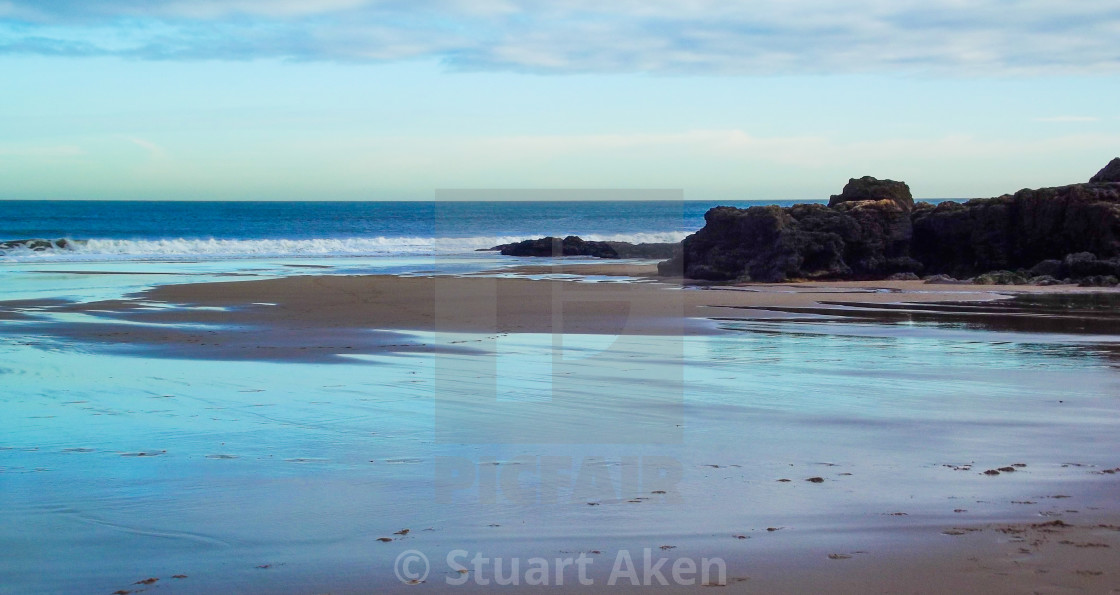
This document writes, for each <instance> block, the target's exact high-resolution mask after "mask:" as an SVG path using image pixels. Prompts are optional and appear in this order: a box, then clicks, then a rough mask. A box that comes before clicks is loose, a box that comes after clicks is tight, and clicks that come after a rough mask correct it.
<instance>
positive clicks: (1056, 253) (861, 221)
mask: <svg viewBox="0 0 1120 595" xmlns="http://www.w3.org/2000/svg"><path fill="white" fill-rule="evenodd" d="M1092 180H1093V181H1091V182H1090V183H1088V184H1073V185H1070V186H1062V187H1058V188H1042V189H1038V190H1020V191H1019V192H1016V193H1015V194H1011V195H1004V196H1000V197H996V198H988V199H974V200H970V201H967V202H965V203H956V202H943V203H940V204H938V205H932V204H929V203H918V204H917V205H915V204H914V201H913V197H912V196H911V195H910V189H909V187H908V186H907V185H906V184H905V183H903V182H896V181H893V180H877V179H875V178H871V177H864V178H859V179H854V178H853V179H851V180H849V182H848V184H847V185H846V186H844V189H843V191H842V192H841V193H840V194H838V195H834V196H832V197H831V199H830V200H829V204H828V206H827V207H826V206H824V205H819V204H817V205H814V204H802V205H795V206H793V207H789V208H781V207H777V206H767V207H761V206H760V207H751V208H749V209H737V208H732V207H716V208H714V209H712V210H710V211H708V213H707V214H705V216H704V219H705V225H704V227H703V229H701V230H699V231H698V232H696V233H694V234H692V235H691V236H689V237H687V238H685V240H684V242H683V245H682V249H681V252H680V254H679V255H678V256H677V257H675V258H673V259H671V260H669V261H666V262H663V263H661V265H659V268H660V271H661V273H662V274H664V275H680V274H683V275H684V276H685V277H689V278H693V279H706V280H712V281H731V280H745V281H761V282H775V281H785V280H789V279H884V278H887V277H891V276H892V275H893V276H894V278H910V277H912V276H916V275H918V274H926V275H949V276H952V277H958V278H960V277H971V276H974V275H980V274H983V273H988V272H993V273H994V272H1001V273H1002V272H1008V273H1009V274H1008V275H1002V276H1001V275H996V276H995V277H993V278H994V279H1018V278H1020V277H1021V278H1023V279H1035V280H1036V281H1038V282H1040V283H1041V282H1045V281H1046V279H1045V278H1044V277H1048V278H1051V279H1054V280H1055V282H1057V280H1058V279H1065V278H1071V279H1085V278H1089V277H1094V276H1095V277H1101V278H1103V279H1104V281H1103V282H1104V283H1106V284H1107V278H1108V277H1109V276H1120V159H1114V160H1113V161H1112V163H1110V164H1109V165H1108V166H1107V167H1105V168H1104V169H1102V170H1101V171H1100V173H1098V174H1097V175H1096V176H1093V178H1092ZM1032 267H1034V269H1033V273H1034V274H1031V275H1028V273H1029V272H1031V271H1028V270H1027V269H1031V268H1032Z"/></svg>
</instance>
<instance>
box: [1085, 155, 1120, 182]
mask: <svg viewBox="0 0 1120 595" xmlns="http://www.w3.org/2000/svg"><path fill="white" fill-rule="evenodd" d="M1117 182H1120V157H1117V158H1115V159H1113V160H1112V161H1109V162H1108V165H1106V166H1104V167H1103V168H1102V169H1101V170H1100V171H1099V172H1097V175H1095V176H1093V177H1091V178H1089V183H1090V184H1107V183H1117Z"/></svg>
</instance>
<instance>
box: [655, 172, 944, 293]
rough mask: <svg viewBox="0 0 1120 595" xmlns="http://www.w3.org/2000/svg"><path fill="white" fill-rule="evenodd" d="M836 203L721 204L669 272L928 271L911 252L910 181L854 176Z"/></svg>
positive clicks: (858, 274)
mask: <svg viewBox="0 0 1120 595" xmlns="http://www.w3.org/2000/svg"><path fill="white" fill-rule="evenodd" d="M829 205H830V206H825V205H821V204H801V205H795V206H793V207H789V208H782V207H778V206H764V207H763V206H759V207H751V208H749V209H738V208H734V207H716V208H714V209H712V210H710V211H708V212H707V213H706V214H705V215H704V221H705V225H704V228H703V229H701V230H700V231H698V232H696V233H695V234H693V235H691V236H689V237H688V238H685V240H684V242H683V245H682V250H681V253H680V255H679V256H678V257H677V258H674V259H672V260H670V261H668V262H664V263H662V264H661V265H659V266H660V270H661V272H662V274H666V275H668V274H673V273H676V272H680V273H683V275H684V276H685V277H689V278H693V279H706V280H710V281H729V280H736V279H741V280H750V281H761V282H777V281H785V280H788V279H798V278H801V279H847V278H883V277H887V276H889V275H892V274H895V273H920V272H921V271H922V266H921V263H919V262H917V261H915V260H913V259H911V258H909V255H908V253H909V246H910V239H911V236H912V233H913V230H912V225H911V222H910V210H911V206H912V205H913V198H912V197H911V196H910V189H909V187H907V186H906V184H904V183H902V182H895V181H892V180H876V179H875V178H871V177H865V178H860V179H858V180H857V179H852V180H851V181H849V182H848V185H847V186H845V187H844V191H843V192H842V193H841V194H839V195H836V196H833V197H832V200H830V201H829Z"/></svg>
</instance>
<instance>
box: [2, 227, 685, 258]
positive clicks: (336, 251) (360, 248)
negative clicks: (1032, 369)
mask: <svg viewBox="0 0 1120 595" xmlns="http://www.w3.org/2000/svg"><path fill="white" fill-rule="evenodd" d="M545 235H549V234H543V233H542V234H536V235H532V234H530V235H526V236H476V237H465V238H447V237H443V238H432V237H384V236H379V237H371V238H320V239H259V240H238V239H214V238H209V239H185V238H175V239H159V240H116V239H89V240H71V239H60V240H26V241H17V242H7V243H4V244H3V245H0V262H99V261H183V260H192V261H194V260H232V259H251V258H352V257H393V256H429V255H432V256H434V255H443V254H459V253H467V252H474V251H476V250H480V249H487V248H492V247H494V246H497V245H499V244H508V243H511V242H518V241H521V240H524V239H527V238H529V237H542V236H545ZM553 235H556V234H553ZM686 235H687V232H684V231H678V232H656V233H635V234H621V235H613V236H603V235H595V234H588V235H584V236H581V237H582V238H583V239H585V240H594V241H604V240H611V241H620V242H630V243H635V244H640V243H647V242H679V241H680V240H682V239H684V237H685V236H686Z"/></svg>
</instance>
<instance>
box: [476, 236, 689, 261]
mask: <svg viewBox="0 0 1120 595" xmlns="http://www.w3.org/2000/svg"><path fill="white" fill-rule="evenodd" d="M679 247H680V244H678V243H665V244H659V243H646V244H631V243H629V242H609V241H608V242H594V241H587V240H584V239H581V238H580V237H578V236H568V237H566V238H563V239H561V238H554V237H551V236H549V237H546V238H539V239H535V240H524V241H521V242H516V243H513V244H502V245H501V246H494V247H493V248H490V250H498V251H500V252H501V253H502V254H503V255H505V256H591V257H594V258H671V257H672V256H673V255H674V254H675V252H676V250H677V249H678V248H679Z"/></svg>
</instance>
